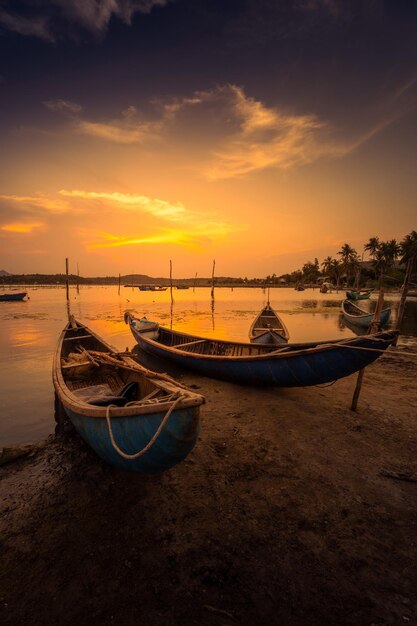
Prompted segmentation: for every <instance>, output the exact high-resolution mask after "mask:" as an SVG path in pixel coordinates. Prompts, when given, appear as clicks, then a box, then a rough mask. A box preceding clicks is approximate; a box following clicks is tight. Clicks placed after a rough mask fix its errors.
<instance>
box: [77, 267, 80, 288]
mask: <svg viewBox="0 0 417 626" xmlns="http://www.w3.org/2000/svg"><path fill="white" fill-rule="evenodd" d="M77 293H80V268H79V267H78V263H77Z"/></svg>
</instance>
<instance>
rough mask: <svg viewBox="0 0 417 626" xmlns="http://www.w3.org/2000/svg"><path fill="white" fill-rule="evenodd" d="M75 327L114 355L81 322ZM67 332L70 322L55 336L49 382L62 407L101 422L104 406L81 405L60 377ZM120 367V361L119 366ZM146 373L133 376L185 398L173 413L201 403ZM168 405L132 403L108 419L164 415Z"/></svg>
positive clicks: (194, 395) (197, 397) (191, 394)
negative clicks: (56, 340)
mask: <svg viewBox="0 0 417 626" xmlns="http://www.w3.org/2000/svg"><path fill="white" fill-rule="evenodd" d="M77 324H78V329H83V328H84V329H86V330H88V332H89V333H90V334H91V336H92V337H94V339H96V340H97V341H99V342H100V344H101V345H103V346H104V347H105V348H106V349H107V350H108V352H109V353H111V352H115V353H117V350H115V349H114V348H113V347H112V346H111V345H110V344H108V343H107V342H105V341H104V340H103V339H101V337H99V336H98V335H96V334H95V333H94V332H93V331H92V330H91V329H90V328H88V327H87V326H85V325H84V324H82V323H81V322H77ZM69 330H71V326H70V323H68V324H67V325H66V326H65V328H64V329H63V331H62V332H61V334H60V336H59V339H58V344H57V347H56V350H55V354H54V358H53V364H52V380H53V383H54V388H55V391H56V393H57V396H58V398H59V399H60V401H61V402H62V404H63V405H64V407H65V408H67V409H69V410H71V411H73V412H74V413H76V414H77V415H82V416H84V417H93V418H101V419H103V418H104V419H105V418H106V412H107V407H99V406H95V405H93V404H88V403H87V402H84V401H83V400H81V399H79V398H77V396H76V395H75V394H74V393H73V392H72V391H71V390H70V389H69V387H68V385H67V384H66V382H65V379H64V377H63V374H62V369H61V354H62V347H63V342H64V338H65V335H66V334H67V332H68V331H69ZM123 361H124V363H125V364H126V365H129V361H131V362H133V363H134V364H135V365H136V363H135V361H134V360H133V359H130V358H129V357H123ZM121 365H122V366H123V362H122V363H121ZM115 367H116V366H115ZM142 367H143V366H142ZM145 369H146V368H145ZM149 372H150V375H149V376H147V375H146V374H145V372H143V374H142V372H139V371H138V372H137V373H138V375H139V376H144V377H145V378H148V379H149V381H150V382H151V383H152V384H154V385H155V386H156V387H159V388H160V389H162V390H168V391H169V392H171V393H173V392H175V391H180V392H181V393H182V394H184V395H185V394H186V395H187V397H184V398H183V399H181V400H180V401H179V402H178V404H177V405H176V407H175V411H174V413H175V412H176V411H179V410H182V409H188V408H198V407H199V406H201V405H202V404H204V403H205V398H204V396H202V395H200V394H197V393H194V392H193V391H191V390H190V391H189V390H187V389H184V388H183V387H178V386H177V385H176V384H175V380H173V381H172V383H170V382H168V381H165V380H162V379H159V378H158V373H157V372H155V377H154V376H152V373H153V372H151V370H149ZM171 406H172V401H170V402H160V403H158V404H151V403H149V404H143V405H140V404H135V405H131V406H129V407H117V406H114V407H112V410H111V417H112V419H113V418H115V419H117V418H124V417H140V416H145V415H149V414H152V413H154V414H155V413H166V411H168V410H169V408H170V407H171Z"/></svg>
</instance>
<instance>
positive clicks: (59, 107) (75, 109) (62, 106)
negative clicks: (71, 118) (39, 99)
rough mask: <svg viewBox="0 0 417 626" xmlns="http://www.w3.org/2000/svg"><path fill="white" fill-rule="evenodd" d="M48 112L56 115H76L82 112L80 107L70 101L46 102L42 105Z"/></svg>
mask: <svg viewBox="0 0 417 626" xmlns="http://www.w3.org/2000/svg"><path fill="white" fill-rule="evenodd" d="M43 104H44V105H45V106H46V108H47V109H49V110H50V111H58V113H67V114H69V115H72V114H77V113H80V112H81V111H82V106H81V105H80V104H77V103H76V102H71V101H70V100H46V101H45V102H44V103H43Z"/></svg>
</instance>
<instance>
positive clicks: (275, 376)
mask: <svg viewBox="0 0 417 626" xmlns="http://www.w3.org/2000/svg"><path fill="white" fill-rule="evenodd" d="M130 329H131V332H132V334H133V336H134V337H135V339H136V341H137V343H138V345H139V347H140V348H141V349H142V350H144V351H145V352H147V353H149V354H152V355H154V356H157V357H159V358H162V359H167V360H169V361H171V362H172V363H175V364H176V365H179V366H181V367H185V368H187V369H190V370H192V371H194V372H196V373H199V374H202V375H204V376H210V377H212V378H220V379H222V380H228V381H231V382H234V383H239V384H246V385H255V386H275V387H303V386H310V385H319V384H323V383H328V382H332V381H334V380H338V379H339V378H343V377H345V376H349V375H350V374H353V373H354V372H357V371H358V370H360V369H362V368H363V367H366V366H367V365H369V364H370V363H372V362H373V361H375V360H376V359H377V358H378V357H379V356H380V354H381V352H379V350H381V351H384V350H386V349H387V348H388V347H389V346H390V345H391V344H392V342H393V340H394V338H395V337H396V335H397V333H396V332H395V331H390V332H385V333H377V334H375V335H367V336H365V337H355V338H353V339H349V340H344V341H343V342H337V341H333V342H327V343H326V342H322V343H318V344H288V346H287V347H285V348H282V349H281V351H280V349H277V350H275V351H271V349H270V348H267V347H263V346H258V345H255V344H244V343H241V344H235V343H233V342H216V343H221V344H222V345H224V346H225V351H227V350H228V349H229V348H230V347H232V346H238V347H242V350H245V351H246V352H247V353H249V354H252V356H236V357H231V356H227V355H225V356H219V355H216V356H213V355H202V354H192V353H187V352H185V351H183V350H181V349H178V348H176V347H175V346H168V345H163V344H161V343H159V342H158V341H157V340H155V339H151V338H150V337H147V334H146V332H140V331H138V330H137V329H136V328H135V327H134V326H132V325H131V324H130ZM161 330H163V331H164V333H167V332H168V333H169V332H171V333H172V334H173V339H175V336H176V335H182V337H187V338H189V339H190V342H191V339H192V338H194V339H195V340H198V339H200V340H201V338H198V337H195V336H193V335H188V336H187V335H185V334H184V333H175V331H169V329H166V328H160V331H161ZM208 341H210V340H208ZM349 346H350V347H349ZM357 348H377V349H378V351H375V352H374V351H372V350H361V349H357ZM250 349H252V351H250ZM287 350H290V351H292V353H291V354H289V353H288V352H286V351H287ZM256 351H258V353H257V352H256Z"/></svg>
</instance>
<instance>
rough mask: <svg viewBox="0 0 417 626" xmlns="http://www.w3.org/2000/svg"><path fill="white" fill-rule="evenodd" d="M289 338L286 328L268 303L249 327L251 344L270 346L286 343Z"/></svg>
mask: <svg viewBox="0 0 417 626" xmlns="http://www.w3.org/2000/svg"><path fill="white" fill-rule="evenodd" d="M289 338H290V335H289V332H288V329H287V327H286V326H285V324H284V322H283V321H282V319H281V318H280V317H279V315H278V313H277V312H276V311H274V309H273V308H272V307H271V305H270V303H269V302H268V303H267V305H266V306H265V307H264V308H263V309H262V311H261V312H260V313H259V315H257V316H256V318H255V320H254V321H253V324H252V326H251V327H250V330H249V339H250V341H251V342H252V343H260V344H270V345H271V344H283V343H288V339H289Z"/></svg>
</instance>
